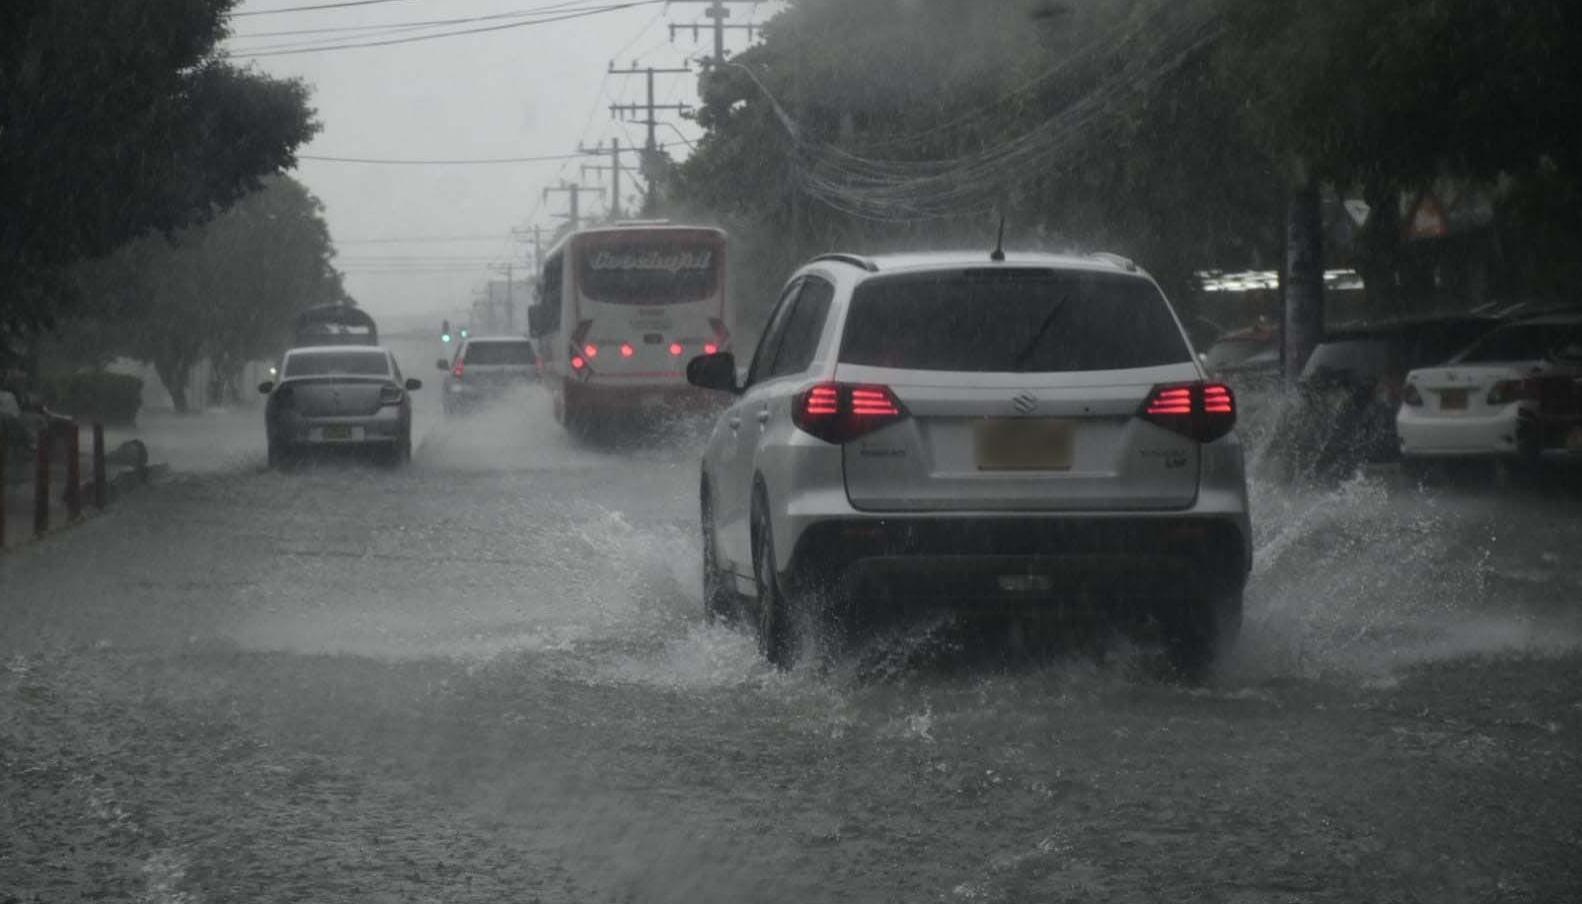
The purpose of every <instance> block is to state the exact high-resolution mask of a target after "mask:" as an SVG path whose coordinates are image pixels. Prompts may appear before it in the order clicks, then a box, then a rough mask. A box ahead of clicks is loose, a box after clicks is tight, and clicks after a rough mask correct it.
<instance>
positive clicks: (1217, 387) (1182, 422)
mask: <svg viewBox="0 0 1582 904" xmlns="http://www.w3.org/2000/svg"><path fill="white" fill-rule="evenodd" d="M1141 416H1142V418H1143V420H1145V421H1148V422H1150V423H1153V424H1158V425H1159V426H1161V427H1163V428H1165V429H1166V430H1171V431H1173V432H1176V433H1179V434H1181V435H1182V436H1187V437H1190V438H1192V439H1194V440H1197V441H1198V442H1200V443H1211V442H1213V441H1214V440H1217V439H1219V438H1220V437H1222V436H1224V435H1226V434H1227V433H1230V432H1231V430H1233V429H1234V428H1235V427H1236V395H1235V393H1233V392H1232V391H1231V388H1230V387H1229V386H1226V385H1225V384H1224V383H1201V382H1200V383H1185V384H1177V385H1174V386H1156V387H1154V391H1153V392H1151V393H1149V394H1148V399H1147V401H1145V402H1143V408H1142V414H1141Z"/></svg>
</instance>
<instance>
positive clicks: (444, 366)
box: [434, 358, 450, 372]
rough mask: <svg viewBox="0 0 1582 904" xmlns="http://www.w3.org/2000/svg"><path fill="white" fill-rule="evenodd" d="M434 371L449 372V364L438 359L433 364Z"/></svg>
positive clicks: (442, 359)
mask: <svg viewBox="0 0 1582 904" xmlns="http://www.w3.org/2000/svg"><path fill="white" fill-rule="evenodd" d="M434 369H435V370H438V371H441V372H443V371H447V370H450V362H449V361H446V360H445V359H444V358H440V359H439V360H437V361H435V362H434Z"/></svg>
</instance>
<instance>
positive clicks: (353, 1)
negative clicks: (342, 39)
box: [231, 0, 411, 18]
mask: <svg viewBox="0 0 1582 904" xmlns="http://www.w3.org/2000/svg"><path fill="white" fill-rule="evenodd" d="M409 2H411V0H341V2H339V3H313V4H309V5H307V6H282V7H278V8H276V9H255V10H249V11H248V12H242V13H231V16H232V17H234V18H241V17H242V16H273V15H277V14H279V13H304V12H312V11H314V10H320V9H344V8H346V7H349V6H379V5H381V4H385V3H409Z"/></svg>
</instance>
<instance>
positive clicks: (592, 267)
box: [578, 241, 720, 305]
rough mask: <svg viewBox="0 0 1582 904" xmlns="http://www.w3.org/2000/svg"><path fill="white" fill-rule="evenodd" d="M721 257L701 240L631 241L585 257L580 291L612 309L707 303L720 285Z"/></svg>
mask: <svg viewBox="0 0 1582 904" xmlns="http://www.w3.org/2000/svg"><path fill="white" fill-rule="evenodd" d="M719 270H720V256H719V254H718V251H717V248H716V246H715V245H713V244H705V243H701V242H697V241H625V242H620V243H616V244H599V245H591V246H589V247H587V248H585V249H584V250H583V252H582V265H581V268H580V273H579V274H578V275H579V277H580V280H579V288H580V289H581V292H582V294H583V295H584V296H585V297H586V298H588V299H590V300H592V301H599V302H604V303H606V304H625V305H670V304H686V303H688V302H694V301H703V300H705V299H707V298H709V297H711V296H712V295H714V293H715V292H716V290H717V289H718V286H719V279H720V275H719Z"/></svg>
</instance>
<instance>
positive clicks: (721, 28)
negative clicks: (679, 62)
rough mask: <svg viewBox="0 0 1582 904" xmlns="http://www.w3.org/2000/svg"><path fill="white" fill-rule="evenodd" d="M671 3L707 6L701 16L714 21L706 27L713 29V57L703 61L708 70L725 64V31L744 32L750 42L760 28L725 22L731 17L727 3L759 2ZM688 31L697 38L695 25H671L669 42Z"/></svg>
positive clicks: (694, 0) (711, 0)
mask: <svg viewBox="0 0 1582 904" xmlns="http://www.w3.org/2000/svg"><path fill="white" fill-rule="evenodd" d="M672 2H675V3H707V4H708V5H709V8H708V9H707V10H706V11H705V12H704V13H703V16H704V18H706V19H713V20H714V24H713V25H711V26H706V27H708V28H712V29H714V56H713V58H711V59H709V60H706V61H705V64H706V65H707V66H709V67H710V68H714V67H718V66H722V65H724V63H725V33H726V32H727V31H745V32H747V39H748V40H749V41H750V40H752V39H753V36H754V34H755V33H756V32H758V31H759V30H761V28H762V26H760V25H757V24H754V23H748V24H746V25H727V24H726V22H725V20H726V19H729V18H730V17H731V11H730V8H729V7H727V6H726V4H727V3H757V2H759V0H672ZM688 29H691V30H692V36H693V37H694V38H696V37H697V36H698V26H697V25H672V26H670V40H672V41H674V40H675V39H676V32H678V31H686V30H688Z"/></svg>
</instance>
